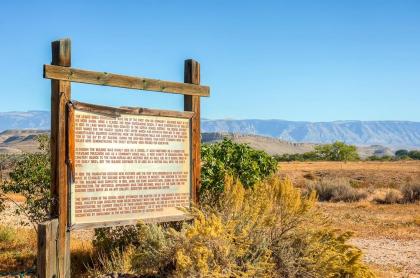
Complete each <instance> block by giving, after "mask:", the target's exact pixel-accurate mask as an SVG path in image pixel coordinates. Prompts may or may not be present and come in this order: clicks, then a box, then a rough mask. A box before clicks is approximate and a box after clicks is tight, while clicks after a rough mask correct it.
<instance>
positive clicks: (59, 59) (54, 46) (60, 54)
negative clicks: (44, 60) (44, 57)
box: [51, 38, 71, 67]
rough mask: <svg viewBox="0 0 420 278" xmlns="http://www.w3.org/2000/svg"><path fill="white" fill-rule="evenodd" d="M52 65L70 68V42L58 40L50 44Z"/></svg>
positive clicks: (68, 40)
mask: <svg viewBox="0 0 420 278" xmlns="http://www.w3.org/2000/svg"><path fill="white" fill-rule="evenodd" d="M51 50H52V61H51V64H52V65H56V66H63V67H70V66H71V40H70V39H67V38H66V39H60V40H56V41H53V42H52V43H51Z"/></svg>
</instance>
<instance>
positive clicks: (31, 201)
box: [0, 135, 52, 223]
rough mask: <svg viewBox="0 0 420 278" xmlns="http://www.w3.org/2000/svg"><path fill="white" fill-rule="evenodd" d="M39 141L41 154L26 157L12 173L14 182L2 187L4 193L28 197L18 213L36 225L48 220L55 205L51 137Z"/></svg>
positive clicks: (39, 137)
mask: <svg viewBox="0 0 420 278" xmlns="http://www.w3.org/2000/svg"><path fill="white" fill-rule="evenodd" d="M38 142H39V144H40V147H39V149H40V152H36V153H26V154H23V155H22V156H21V157H20V158H19V160H18V161H17V162H16V163H15V166H14V169H13V170H12V172H11V173H10V174H9V176H10V179H9V180H7V181H5V182H3V184H2V185H1V186H2V191H3V193H17V194H21V195H22V196H24V197H25V198H26V201H25V204H24V205H23V206H22V207H18V209H17V212H18V213H23V214H25V215H26V216H27V217H28V218H29V220H30V221H31V222H33V223H40V222H43V221H44V220H45V219H47V218H48V216H49V211H50V207H51V202H52V199H51V194H50V186H51V185H50V183H51V176H50V169H51V165H50V149H49V138H48V136H47V135H40V136H38ZM0 193H1V192H0ZM0 197H1V196H0Z"/></svg>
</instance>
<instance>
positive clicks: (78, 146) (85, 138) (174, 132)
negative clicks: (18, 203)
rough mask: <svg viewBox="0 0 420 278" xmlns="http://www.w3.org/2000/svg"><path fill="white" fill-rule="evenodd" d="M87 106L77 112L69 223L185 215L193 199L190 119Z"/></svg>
mask: <svg viewBox="0 0 420 278" xmlns="http://www.w3.org/2000/svg"><path fill="white" fill-rule="evenodd" d="M88 107H89V106H88V105H75V106H74V109H73V112H72V114H73V115H72V118H73V119H72V121H73V123H72V128H73V133H74V135H73V137H74V166H73V167H74V170H73V171H74V173H73V176H74V177H73V181H72V182H71V185H70V186H71V192H70V225H71V226H74V225H75V226H77V225H81V226H83V225H86V224H95V223H96V224H97V226H101V223H114V222H119V221H130V220H131V221H133V222H135V221H137V220H153V219H176V218H181V217H182V216H184V215H185V212H184V210H182V209H180V208H183V207H184V208H185V207H189V206H190V198H191V186H190V183H191V177H190V173H191V169H190V167H191V161H190V147H191V143H190V142H191V141H190V119H189V118H188V117H173V116H168V115H164V116H162V114H164V113H154V112H153V111H152V110H148V111H149V112H148V113H141V110H129V109H126V110H120V111H119V112H118V113H116V114H115V113H114V114H113V113H101V111H98V109H96V110H94V109H86V108H88ZM96 107H97V106H96ZM121 111H122V112H121ZM124 111H127V112H129V113H124ZM133 111H134V112H135V111H139V113H133ZM180 113H182V112H180ZM145 114H146V115H145Z"/></svg>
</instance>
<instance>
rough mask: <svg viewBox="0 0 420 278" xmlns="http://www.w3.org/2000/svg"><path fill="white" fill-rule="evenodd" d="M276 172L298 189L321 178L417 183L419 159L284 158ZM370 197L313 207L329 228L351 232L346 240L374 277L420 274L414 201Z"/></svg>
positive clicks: (377, 184)
mask: <svg viewBox="0 0 420 278" xmlns="http://www.w3.org/2000/svg"><path fill="white" fill-rule="evenodd" d="M279 170H280V171H279V175H280V176H282V177H286V176H287V177H289V178H290V179H291V180H292V181H293V182H294V184H296V185H297V186H300V187H303V186H305V184H307V183H308V182H313V181H316V180H319V179H324V178H327V179H335V178H346V179H349V180H350V181H351V183H352V184H353V185H354V186H355V187H359V188H366V189H370V190H381V189H382V188H397V189H398V188H401V187H402V186H404V185H406V184H408V183H416V184H420V161H402V162H347V163H343V162H291V163H287V162H285V163H280V164H279ZM371 199H372V198H368V200H365V201H360V202H355V203H343V202H340V203H329V202H320V203H318V206H319V208H320V210H321V211H322V212H323V213H324V214H325V215H327V216H328V218H329V219H330V221H331V224H332V226H333V227H335V228H337V229H340V230H342V231H352V232H353V233H354V237H353V238H352V239H351V243H352V244H354V245H356V246H357V247H359V248H360V249H362V250H363V252H364V261H365V262H366V263H368V264H369V265H371V266H372V268H373V269H374V270H375V271H376V272H377V274H378V276H379V277H420V204H419V203H417V204H391V205H380V204H376V203H374V202H372V201H370V200H371Z"/></svg>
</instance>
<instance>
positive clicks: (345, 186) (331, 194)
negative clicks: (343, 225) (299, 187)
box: [310, 179, 367, 202]
mask: <svg viewBox="0 0 420 278" xmlns="http://www.w3.org/2000/svg"><path fill="white" fill-rule="evenodd" d="M310 187H312V188H314V189H315V191H316V192H317V194H318V200H319V201H333V202H340V201H343V202H356V201H360V200H362V199H365V198H366V197H367V193H366V192H364V191H361V190H360V189H359V190H358V189H355V188H353V187H352V186H351V185H350V182H349V181H348V180H347V179H321V180H320V181H317V182H315V183H311V184H310Z"/></svg>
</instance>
